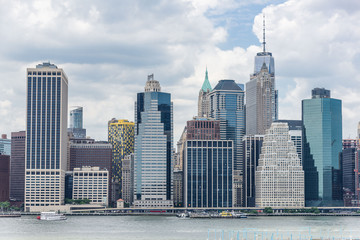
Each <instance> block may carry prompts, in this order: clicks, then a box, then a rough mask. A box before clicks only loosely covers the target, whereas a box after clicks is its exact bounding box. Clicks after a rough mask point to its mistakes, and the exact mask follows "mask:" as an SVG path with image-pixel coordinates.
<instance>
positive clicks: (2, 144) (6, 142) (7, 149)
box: [0, 134, 11, 156]
mask: <svg viewBox="0 0 360 240" xmlns="http://www.w3.org/2000/svg"><path fill="white" fill-rule="evenodd" d="M0 154H3V155H9V156H10V154H11V140H10V139H8V138H7V135H6V134H2V135H1V138H0Z"/></svg>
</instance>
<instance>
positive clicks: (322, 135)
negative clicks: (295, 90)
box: [302, 88, 342, 206]
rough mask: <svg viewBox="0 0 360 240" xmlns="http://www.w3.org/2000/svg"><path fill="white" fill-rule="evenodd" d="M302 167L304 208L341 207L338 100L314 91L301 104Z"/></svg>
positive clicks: (340, 120) (340, 131) (340, 128)
mask: <svg viewBox="0 0 360 240" xmlns="http://www.w3.org/2000/svg"><path fill="white" fill-rule="evenodd" d="M302 120H303V124H304V127H303V159H302V160H303V166H304V171H305V200H306V205H307V206H336V205H342V201H341V200H342V192H341V191H342V189H341V173H340V163H339V154H340V152H341V151H342V110H341V100H338V99H333V98H330V91H329V90H325V89H319V88H316V89H314V90H313V91H312V99H305V100H303V101H302Z"/></svg>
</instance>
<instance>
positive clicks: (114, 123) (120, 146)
mask: <svg viewBox="0 0 360 240" xmlns="http://www.w3.org/2000/svg"><path fill="white" fill-rule="evenodd" d="M134 140H135V139H134V123H133V122H129V121H128V120H126V119H121V120H117V119H115V118H113V119H111V120H110V121H109V122H108V141H109V143H111V145H112V176H111V179H112V195H113V196H112V202H115V201H116V200H118V199H119V198H120V197H122V195H121V184H122V183H121V181H122V162H123V160H124V158H125V156H127V155H129V154H131V153H133V152H134Z"/></svg>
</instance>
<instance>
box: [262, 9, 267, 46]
mask: <svg viewBox="0 0 360 240" xmlns="http://www.w3.org/2000/svg"><path fill="white" fill-rule="evenodd" d="M262 44H263V52H265V44H266V42H265V14H263V42H262Z"/></svg>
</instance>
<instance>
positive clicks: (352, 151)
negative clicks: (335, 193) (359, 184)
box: [341, 147, 357, 206]
mask: <svg viewBox="0 0 360 240" xmlns="http://www.w3.org/2000/svg"><path fill="white" fill-rule="evenodd" d="M356 158H357V149H356V148H349V147H348V148H345V149H343V150H342V153H341V164H342V165H341V170H342V187H343V198H344V205H345V206H352V204H351V202H352V201H353V200H355V177H356V174H355V162H356ZM345 193H347V194H345ZM344 194H345V195H344ZM349 196H351V198H350V199H349ZM347 199H348V200H350V201H348V202H347V201H346V200H347Z"/></svg>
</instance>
